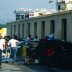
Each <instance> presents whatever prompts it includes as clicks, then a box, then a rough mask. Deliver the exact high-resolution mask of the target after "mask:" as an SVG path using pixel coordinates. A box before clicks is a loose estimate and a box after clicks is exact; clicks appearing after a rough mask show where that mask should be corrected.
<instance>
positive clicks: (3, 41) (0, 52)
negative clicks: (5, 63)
mask: <svg viewBox="0 0 72 72" xmlns="http://www.w3.org/2000/svg"><path fill="white" fill-rule="evenodd" d="M4 44H5V40H4V39H2V36H1V34H0V68H1V62H2V51H3V49H4Z"/></svg>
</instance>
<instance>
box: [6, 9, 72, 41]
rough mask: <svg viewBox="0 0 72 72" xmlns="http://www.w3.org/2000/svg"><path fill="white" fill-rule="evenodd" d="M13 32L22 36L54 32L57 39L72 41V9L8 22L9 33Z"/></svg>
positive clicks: (39, 35) (40, 35)
mask: <svg viewBox="0 0 72 72" xmlns="http://www.w3.org/2000/svg"><path fill="white" fill-rule="evenodd" d="M12 34H16V35H17V36H18V37H20V38H26V37H27V36H28V35H29V34H31V35H32V36H35V35H37V36H38V37H39V38H45V36H47V35H49V34H54V38H55V39H59V40H66V41H70V42H72V10H68V11H63V12H57V13H53V14H48V15H46V16H40V17H35V18H28V19H24V20H18V21H14V22H10V23H7V35H9V36H12Z"/></svg>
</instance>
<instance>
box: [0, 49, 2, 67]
mask: <svg viewBox="0 0 72 72" xmlns="http://www.w3.org/2000/svg"><path fill="white" fill-rule="evenodd" d="M1 63H2V50H1V49H0V66H1Z"/></svg>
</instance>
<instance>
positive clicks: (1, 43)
mask: <svg viewBox="0 0 72 72" xmlns="http://www.w3.org/2000/svg"><path fill="white" fill-rule="evenodd" d="M31 40H33V41H39V39H38V36H35V37H34V38H32V36H31V35H28V37H26V38H25V44H27V43H28V42H29V41H31ZM19 43H20V41H19V40H18V38H17V36H16V35H14V34H13V35H12V38H9V39H8V37H4V38H2V36H1V34H0V68H1V63H2V52H3V51H5V53H6V55H8V50H9V48H10V50H11V54H12V58H13V62H14V63H15V62H16V53H17V45H18V44H19Z"/></svg>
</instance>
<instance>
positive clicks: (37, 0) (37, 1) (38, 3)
mask: <svg viewBox="0 0 72 72" xmlns="http://www.w3.org/2000/svg"><path fill="white" fill-rule="evenodd" d="M55 1H56V0H53V2H52V3H49V0H0V23H6V22H10V21H14V20H15V14H14V13H13V12H14V11H15V10H16V9H18V8H26V9H36V8H39V9H40V8H46V9H54V8H55Z"/></svg>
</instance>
